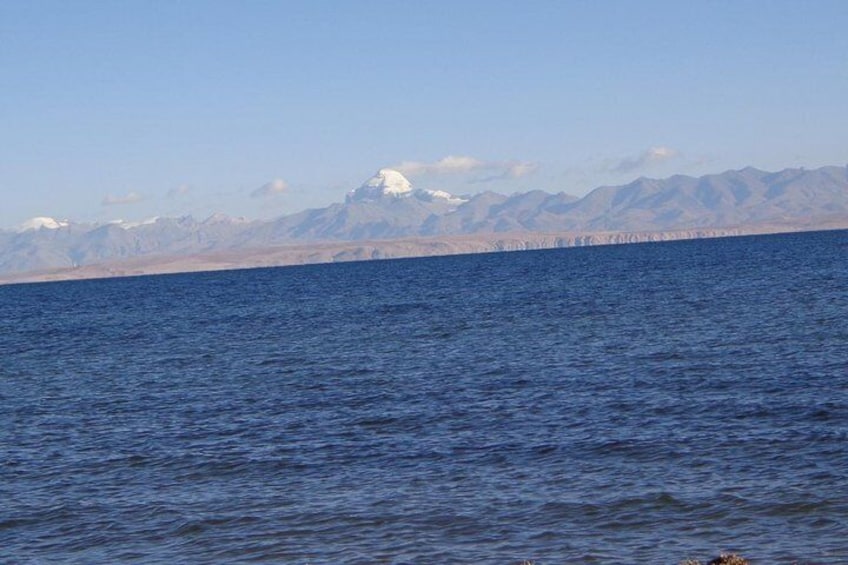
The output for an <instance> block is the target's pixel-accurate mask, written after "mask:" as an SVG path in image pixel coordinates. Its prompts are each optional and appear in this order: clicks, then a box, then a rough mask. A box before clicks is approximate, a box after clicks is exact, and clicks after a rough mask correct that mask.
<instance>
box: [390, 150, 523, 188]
mask: <svg viewBox="0 0 848 565" xmlns="http://www.w3.org/2000/svg"><path fill="white" fill-rule="evenodd" d="M390 168H391V169H394V170H396V171H398V172H400V173H402V174H404V175H408V176H416V175H450V174H465V173H472V172H483V173H489V174H488V175H486V176H484V177H482V178H479V179H475V180H473V181H472V182H488V181H492V180H500V179H507V178H520V177H523V176H526V175H529V174H531V173H533V172H535V171H536V169H537V168H538V165H536V164H535V163H529V162H526V161H482V160H480V159H476V158H474V157H468V156H462V155H448V156H447V157H444V158H442V159H439V160H438V161H433V162H430V163H428V162H423V161H403V162H402V163H398V164H397V165H394V166H392V167H390Z"/></svg>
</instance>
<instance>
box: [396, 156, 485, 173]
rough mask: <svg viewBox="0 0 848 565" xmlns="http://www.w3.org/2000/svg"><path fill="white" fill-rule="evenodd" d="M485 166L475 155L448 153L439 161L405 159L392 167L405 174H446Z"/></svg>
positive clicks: (464, 171) (465, 171)
mask: <svg viewBox="0 0 848 565" xmlns="http://www.w3.org/2000/svg"><path fill="white" fill-rule="evenodd" d="M484 166H485V163H484V162H483V161H480V160H479V159H475V158H474V157H464V156H459V155H448V156H447V157H444V158H442V159H439V160H438V161H434V162H432V163H425V162H421V161H404V162H402V163H399V164H397V165H395V166H393V167H390V168H391V169H394V170H396V171H398V172H400V173H402V174H404V175H409V176H415V175H428V174H430V175H444V174H452V173H467V172H469V171H474V170H477V169H480V168H482V167H484Z"/></svg>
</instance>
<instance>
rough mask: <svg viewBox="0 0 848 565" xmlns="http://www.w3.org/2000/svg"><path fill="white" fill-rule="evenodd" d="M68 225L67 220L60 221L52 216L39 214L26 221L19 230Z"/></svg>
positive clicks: (57, 227)
mask: <svg viewBox="0 0 848 565" xmlns="http://www.w3.org/2000/svg"><path fill="white" fill-rule="evenodd" d="M67 226H68V222H67V221H60V220H56V219H54V218H50V217H48V216H38V217H35V218H30V219H29V220H27V221H25V222H24V223H22V224H21V225H20V226H19V227H18V232H25V231H30V230H39V229H42V228H44V229H47V230H56V229H59V228H64V227H67Z"/></svg>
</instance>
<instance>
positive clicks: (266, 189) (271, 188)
mask: <svg viewBox="0 0 848 565" xmlns="http://www.w3.org/2000/svg"><path fill="white" fill-rule="evenodd" d="M288 189H289V183H287V182H286V181H284V180H283V179H274V180H272V181H271V182H266V183H265V184H263V185H262V186H260V187H259V188H257V189H256V190H254V191H253V192H251V193H250V196H251V198H268V197H271V196H276V195H278V194H282V193H283V192H286V191H287V190H288Z"/></svg>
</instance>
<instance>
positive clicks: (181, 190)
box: [168, 184, 191, 198]
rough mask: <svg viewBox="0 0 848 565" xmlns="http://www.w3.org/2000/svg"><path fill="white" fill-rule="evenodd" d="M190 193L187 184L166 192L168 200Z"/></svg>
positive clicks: (189, 187)
mask: <svg viewBox="0 0 848 565" xmlns="http://www.w3.org/2000/svg"><path fill="white" fill-rule="evenodd" d="M189 192H191V186H190V185H188V184H181V185H180V186H177V187H174V188H172V189H171V190H169V191H168V198H176V197H177V196H185V195H186V194H188V193H189Z"/></svg>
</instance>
